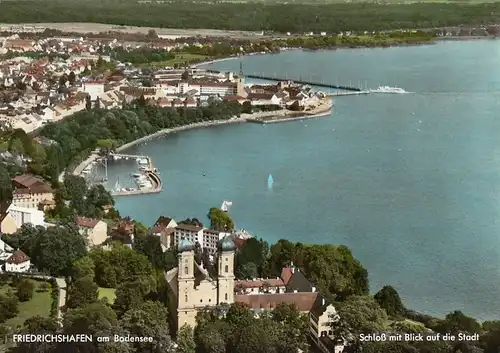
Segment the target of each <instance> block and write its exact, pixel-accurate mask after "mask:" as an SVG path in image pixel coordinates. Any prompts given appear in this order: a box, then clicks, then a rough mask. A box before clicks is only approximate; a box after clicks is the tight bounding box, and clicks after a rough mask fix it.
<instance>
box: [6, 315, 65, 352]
mask: <svg viewBox="0 0 500 353" xmlns="http://www.w3.org/2000/svg"><path fill="white" fill-rule="evenodd" d="M58 328H59V325H58V324H57V321H56V320H55V319H53V318H48V317H41V316H33V317H30V318H28V319H26V320H25V321H24V324H23V326H22V328H21V332H20V333H25V334H26V333H27V334H30V333H32V332H36V333H37V334H38V335H43V334H55V333H56V332H57V330H58ZM53 349H54V344H53V343H50V342H40V341H39V342H36V343H32V342H30V343H23V342H19V343H17V345H16V347H15V348H13V349H11V350H10V353H49V352H53Z"/></svg>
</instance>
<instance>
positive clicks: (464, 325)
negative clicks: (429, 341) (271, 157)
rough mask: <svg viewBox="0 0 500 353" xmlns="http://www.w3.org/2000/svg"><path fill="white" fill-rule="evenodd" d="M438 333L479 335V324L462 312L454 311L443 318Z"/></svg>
mask: <svg viewBox="0 0 500 353" xmlns="http://www.w3.org/2000/svg"><path fill="white" fill-rule="evenodd" d="M438 331H439V332H441V333H452V334H458V333H460V332H467V333H480V332H481V324H480V323H479V322H477V320H475V319H473V318H472V317H469V316H466V315H464V313H463V312H461V311H459V310H455V311H454V312H452V313H449V314H447V315H446V316H445V319H444V321H443V322H442V323H441V325H440V327H439V328H438Z"/></svg>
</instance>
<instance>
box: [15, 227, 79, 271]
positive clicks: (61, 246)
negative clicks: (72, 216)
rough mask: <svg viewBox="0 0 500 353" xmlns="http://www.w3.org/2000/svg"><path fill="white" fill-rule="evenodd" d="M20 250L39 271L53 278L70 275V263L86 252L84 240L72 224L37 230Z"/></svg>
mask: <svg viewBox="0 0 500 353" xmlns="http://www.w3.org/2000/svg"><path fill="white" fill-rule="evenodd" d="M25 229H29V228H25ZM32 229H33V228H32ZM21 232H22V231H21ZM16 235H17V233H16ZM21 249H22V250H23V251H24V252H25V253H26V254H27V255H28V256H29V257H30V258H31V262H32V263H33V264H35V265H36V267H37V268H38V269H39V270H41V271H44V272H47V273H49V274H51V275H53V276H69V275H71V271H72V262H73V261H74V260H75V259H78V258H80V257H82V256H84V255H85V253H86V252H87V249H86V242H85V239H84V238H83V236H82V235H80V233H79V232H78V229H77V228H76V226H75V225H72V224H66V225H64V226H57V227H48V228H47V229H45V230H43V229H38V230H37V232H36V234H35V236H32V237H30V238H28V239H27V241H26V242H25V243H24V244H22V245H21Z"/></svg>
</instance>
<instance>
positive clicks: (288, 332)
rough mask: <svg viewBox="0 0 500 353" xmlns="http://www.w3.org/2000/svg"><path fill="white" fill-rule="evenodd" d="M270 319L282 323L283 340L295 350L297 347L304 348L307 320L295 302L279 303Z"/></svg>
mask: <svg viewBox="0 0 500 353" xmlns="http://www.w3.org/2000/svg"><path fill="white" fill-rule="evenodd" d="M271 319H272V320H273V321H275V322H277V323H279V324H281V325H282V327H283V331H284V334H283V335H282V337H283V342H282V343H286V344H287V345H288V346H292V347H293V348H292V349H290V351H297V350H298V348H300V349H302V350H306V349H307V348H306V347H307V334H308V331H309V329H310V328H309V320H308V318H307V316H306V315H303V314H302V313H300V312H299V311H298V309H297V306H296V305H295V304H284V303H283V304H280V305H278V306H277V307H276V308H275V309H274V310H273V311H272V313H271Z"/></svg>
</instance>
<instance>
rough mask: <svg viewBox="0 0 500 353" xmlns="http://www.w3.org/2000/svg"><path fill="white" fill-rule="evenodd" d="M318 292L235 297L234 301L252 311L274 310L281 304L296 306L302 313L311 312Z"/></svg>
mask: <svg viewBox="0 0 500 353" xmlns="http://www.w3.org/2000/svg"><path fill="white" fill-rule="evenodd" d="M318 295H319V294H318V292H305V293H280V294H250V295H235V296H234V301H235V302H237V303H244V304H247V305H248V306H249V307H250V308H252V309H274V308H276V307H277V306H278V305H280V304H283V303H285V304H295V305H296V306H297V309H298V310H299V311H301V312H309V311H311V309H312V308H313V306H314V303H315V301H316V299H317V297H318Z"/></svg>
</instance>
